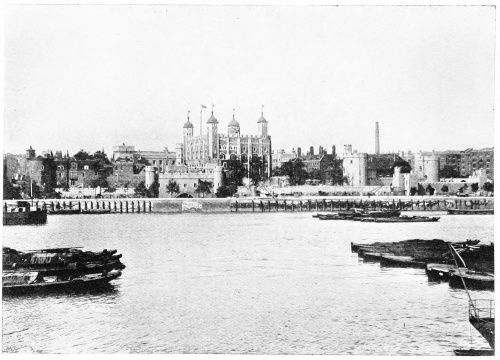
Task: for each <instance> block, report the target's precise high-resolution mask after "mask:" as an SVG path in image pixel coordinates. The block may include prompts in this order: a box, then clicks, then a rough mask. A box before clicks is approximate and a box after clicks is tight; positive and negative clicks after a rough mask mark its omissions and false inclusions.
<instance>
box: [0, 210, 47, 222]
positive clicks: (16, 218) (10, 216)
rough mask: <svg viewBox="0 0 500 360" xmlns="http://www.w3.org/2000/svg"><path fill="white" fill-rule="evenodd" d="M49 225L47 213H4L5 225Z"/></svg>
mask: <svg viewBox="0 0 500 360" xmlns="http://www.w3.org/2000/svg"><path fill="white" fill-rule="evenodd" d="M46 223H47V211H28V212H4V213H3V224H4V225H42V224H46Z"/></svg>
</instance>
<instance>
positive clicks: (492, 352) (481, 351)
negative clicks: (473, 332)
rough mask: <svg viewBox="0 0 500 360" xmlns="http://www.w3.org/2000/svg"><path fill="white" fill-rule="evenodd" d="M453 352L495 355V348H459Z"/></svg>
mask: <svg viewBox="0 0 500 360" xmlns="http://www.w3.org/2000/svg"><path fill="white" fill-rule="evenodd" d="M453 352H454V353H455V355H456V356H495V350H491V349H468V350H465V349H457V350H453Z"/></svg>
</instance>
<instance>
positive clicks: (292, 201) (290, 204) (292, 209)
mask: <svg viewBox="0 0 500 360" xmlns="http://www.w3.org/2000/svg"><path fill="white" fill-rule="evenodd" d="M290 205H292V212H294V208H293V200H292V203H291V204H290Z"/></svg>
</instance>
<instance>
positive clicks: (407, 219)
mask: <svg viewBox="0 0 500 360" xmlns="http://www.w3.org/2000/svg"><path fill="white" fill-rule="evenodd" d="M438 220H439V217H431V218H425V217H418V218H417V217H394V218H361V221H363V222H377V223H416V222H437V221H438Z"/></svg>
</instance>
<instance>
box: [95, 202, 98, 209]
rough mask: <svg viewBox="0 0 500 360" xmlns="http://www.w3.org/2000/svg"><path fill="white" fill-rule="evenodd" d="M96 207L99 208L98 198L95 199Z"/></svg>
mask: <svg viewBox="0 0 500 360" xmlns="http://www.w3.org/2000/svg"><path fill="white" fill-rule="evenodd" d="M95 208H96V209H99V201H97V200H96V201H95Z"/></svg>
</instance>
